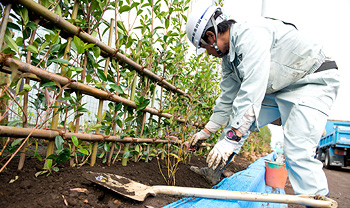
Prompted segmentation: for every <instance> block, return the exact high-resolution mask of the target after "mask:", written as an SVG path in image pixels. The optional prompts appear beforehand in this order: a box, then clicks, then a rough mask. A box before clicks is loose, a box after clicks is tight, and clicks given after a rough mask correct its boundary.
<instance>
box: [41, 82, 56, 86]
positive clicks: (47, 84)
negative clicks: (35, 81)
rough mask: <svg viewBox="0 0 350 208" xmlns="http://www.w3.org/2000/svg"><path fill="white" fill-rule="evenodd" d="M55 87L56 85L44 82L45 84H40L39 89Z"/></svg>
mask: <svg viewBox="0 0 350 208" xmlns="http://www.w3.org/2000/svg"><path fill="white" fill-rule="evenodd" d="M52 86H56V83H54V82H46V83H45V84H42V85H41V87H52Z"/></svg>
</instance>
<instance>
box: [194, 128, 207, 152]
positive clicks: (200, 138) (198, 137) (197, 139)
mask: <svg viewBox="0 0 350 208" xmlns="http://www.w3.org/2000/svg"><path fill="white" fill-rule="evenodd" d="M209 137H210V134H207V133H205V131H203V130H202V131H200V132H198V133H196V134H195V135H193V136H192V138H191V140H190V148H194V149H195V150H198V149H199V147H200V146H201V144H202V143H203V142H204V141H205V140H207V139H208V138H209Z"/></svg>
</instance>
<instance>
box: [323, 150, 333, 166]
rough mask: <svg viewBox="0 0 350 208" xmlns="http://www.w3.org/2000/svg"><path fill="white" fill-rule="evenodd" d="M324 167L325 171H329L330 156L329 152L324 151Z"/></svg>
mask: <svg viewBox="0 0 350 208" xmlns="http://www.w3.org/2000/svg"><path fill="white" fill-rule="evenodd" d="M324 165H325V167H326V168H327V169H331V168H332V166H331V156H330V153H329V150H327V151H326V157H325V160H324Z"/></svg>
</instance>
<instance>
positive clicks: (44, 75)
mask: <svg viewBox="0 0 350 208" xmlns="http://www.w3.org/2000/svg"><path fill="white" fill-rule="evenodd" d="M0 62H2V63H4V64H5V65H6V66H10V64H15V65H17V66H18V70H19V71H21V72H25V73H26V72H28V73H33V74H35V75H37V76H38V77H40V78H41V79H46V80H55V81H57V82H58V83H59V84H60V85H61V86H63V85H68V87H69V88H71V89H74V90H80V91H81V92H82V93H84V94H87V95H91V96H93V97H96V98H98V99H104V100H110V101H113V102H117V103H123V104H124V105H126V106H128V107H132V108H137V105H136V103H135V102H134V101H131V100H128V99H126V98H123V97H120V96H118V95H115V94H111V93H109V92H106V91H103V90H99V89H97V88H94V87H91V86H89V85H86V84H82V83H80V82H76V81H74V80H71V79H68V78H67V77H64V76H60V75H58V74H55V73H52V72H49V71H45V70H42V69H40V68H38V67H35V66H32V65H30V64H26V63H23V62H21V61H18V60H16V59H13V58H10V57H6V55H4V54H1V53H0ZM143 111H145V112H148V113H151V114H153V115H157V116H159V117H166V118H171V117H172V116H173V115H171V114H169V113H161V112H160V111H159V110H157V109H154V108H150V107H146V108H145V109H143ZM176 120H177V121H179V122H185V119H181V118H176Z"/></svg>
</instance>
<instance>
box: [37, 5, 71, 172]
mask: <svg viewBox="0 0 350 208" xmlns="http://www.w3.org/2000/svg"><path fill="white" fill-rule="evenodd" d="M38 5H40V4H38ZM40 6H41V7H43V8H45V9H46V10H47V11H49V12H51V11H50V10H48V9H47V8H46V7H44V6H42V5H40ZM51 13H52V14H55V13H53V12H51ZM55 15H56V16H58V17H60V16H59V15H57V14H55ZM62 66H65V64H64V65H62ZM62 66H61V72H60V74H61V75H63V74H64V73H65V72H64V70H63V67H62ZM60 98H62V95H59V96H58V97H57V100H59V99H60ZM57 100H56V102H55V105H54V106H57V107H55V108H54V109H53V117H52V121H51V127H50V128H51V129H57V127H58V120H59V114H58V113H57V111H58V109H59V108H60V106H61V103H60V102H58V101H57ZM54 149H55V141H50V142H49V144H48V145H47V152H46V157H48V156H49V155H51V154H53V153H54ZM51 165H52V160H51V159H48V160H45V165H44V168H46V167H48V166H49V167H51Z"/></svg>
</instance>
